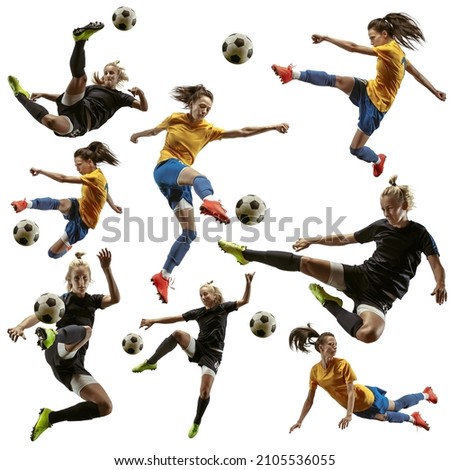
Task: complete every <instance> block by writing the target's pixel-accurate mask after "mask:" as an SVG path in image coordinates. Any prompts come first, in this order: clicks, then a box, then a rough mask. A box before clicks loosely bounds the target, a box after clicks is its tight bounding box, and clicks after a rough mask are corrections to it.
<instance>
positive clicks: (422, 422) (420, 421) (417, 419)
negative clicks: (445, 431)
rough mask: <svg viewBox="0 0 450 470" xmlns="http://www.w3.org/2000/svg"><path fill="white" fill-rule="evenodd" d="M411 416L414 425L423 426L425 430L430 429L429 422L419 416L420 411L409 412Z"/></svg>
mask: <svg viewBox="0 0 450 470" xmlns="http://www.w3.org/2000/svg"><path fill="white" fill-rule="evenodd" d="M411 416H412V417H413V419H414V423H413V424H414V426H417V427H418V428H423V429H425V430H426V431H429V430H430V426H429V424H428V423H427V422H426V421H425V420H424V419H423V418H422V416H420V413H419V412H418V411H414V413H411Z"/></svg>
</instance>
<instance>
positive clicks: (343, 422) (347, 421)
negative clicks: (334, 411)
mask: <svg viewBox="0 0 450 470" xmlns="http://www.w3.org/2000/svg"><path fill="white" fill-rule="evenodd" d="M351 420H352V417H351V416H346V417H345V418H342V419H341V420H340V421H339V425H338V426H339V427H340V428H341V429H345V428H347V427H348V425H349V424H350V421H351Z"/></svg>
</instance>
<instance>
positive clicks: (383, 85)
mask: <svg viewBox="0 0 450 470" xmlns="http://www.w3.org/2000/svg"><path fill="white" fill-rule="evenodd" d="M373 51H374V52H375V54H376V56H377V67H376V68H377V74H376V76H375V78H374V79H373V80H369V82H368V83H367V94H368V95H369V98H370V101H372V103H373V104H374V105H375V106H376V108H377V109H378V110H379V111H381V112H382V113H385V112H386V111H388V110H389V108H390V107H391V106H392V103H393V102H394V100H395V97H396V95H397V93H398V90H399V88H400V85H401V83H402V80H403V77H404V76H405V70H406V67H407V65H408V61H407V59H406V57H405V53H404V52H403V50H402V48H401V47H400V46H399V44H398V43H397V41H394V40H392V41H391V42H389V43H388V44H384V45H382V46H376V47H374V48H373Z"/></svg>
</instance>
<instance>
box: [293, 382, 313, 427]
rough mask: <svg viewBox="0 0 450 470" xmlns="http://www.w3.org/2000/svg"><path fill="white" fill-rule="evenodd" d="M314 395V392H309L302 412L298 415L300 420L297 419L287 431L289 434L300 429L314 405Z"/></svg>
mask: <svg viewBox="0 0 450 470" xmlns="http://www.w3.org/2000/svg"><path fill="white" fill-rule="evenodd" d="M315 395H316V391H315V390H311V389H310V390H309V392H308V396H307V397H306V400H305V403H304V404H303V408H302V412H301V413H300V418H298V420H297V422H296V423H295V424H293V425H292V426H291V428H290V429H289V434H290V433H291V432H292V431H295V430H296V429H300V428H301V426H302V423H303V420H304V419H305V417H306V415H307V414H308V413H309V410H310V409H311V407H312V406H313V403H314V396H315Z"/></svg>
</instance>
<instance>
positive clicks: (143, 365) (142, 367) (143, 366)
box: [131, 361, 158, 373]
mask: <svg viewBox="0 0 450 470" xmlns="http://www.w3.org/2000/svg"><path fill="white" fill-rule="evenodd" d="M157 367H158V364H149V363H148V361H144V362H143V363H141V364H139V365H138V366H136V367H133V368H132V369H131V370H132V371H133V372H136V373H140V372H144V370H155V369H156V368H157Z"/></svg>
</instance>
